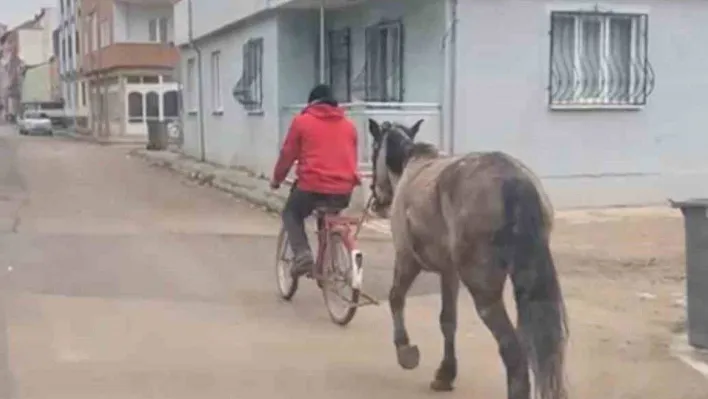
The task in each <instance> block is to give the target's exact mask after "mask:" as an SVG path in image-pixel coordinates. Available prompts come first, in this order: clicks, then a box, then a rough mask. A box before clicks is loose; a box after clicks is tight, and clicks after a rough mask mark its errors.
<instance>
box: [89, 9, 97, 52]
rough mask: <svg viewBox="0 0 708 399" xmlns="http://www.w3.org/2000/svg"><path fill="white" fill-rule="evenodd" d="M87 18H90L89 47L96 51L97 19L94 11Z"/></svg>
mask: <svg viewBox="0 0 708 399" xmlns="http://www.w3.org/2000/svg"><path fill="white" fill-rule="evenodd" d="M89 19H90V20H91V49H92V50H93V51H96V50H98V20H97V19H96V13H92V14H91V16H90V17H89Z"/></svg>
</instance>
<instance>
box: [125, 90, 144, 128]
mask: <svg viewBox="0 0 708 399" xmlns="http://www.w3.org/2000/svg"><path fill="white" fill-rule="evenodd" d="M144 121H145V119H144V118H143V95H142V93H138V92H131V93H130V94H128V122H129V123H143V122H144Z"/></svg>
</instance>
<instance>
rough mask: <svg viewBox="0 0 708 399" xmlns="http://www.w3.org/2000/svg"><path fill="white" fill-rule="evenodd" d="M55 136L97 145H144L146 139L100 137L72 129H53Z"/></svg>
mask: <svg viewBox="0 0 708 399" xmlns="http://www.w3.org/2000/svg"><path fill="white" fill-rule="evenodd" d="M54 135H55V137H65V138H69V139H72V140H76V141H83V142H86V143H92V144H97V145H146V144H147V140H138V139H116V138H112V139H100V138H97V137H94V136H89V135H85V134H80V133H77V132H76V131H73V130H61V131H55V133H54Z"/></svg>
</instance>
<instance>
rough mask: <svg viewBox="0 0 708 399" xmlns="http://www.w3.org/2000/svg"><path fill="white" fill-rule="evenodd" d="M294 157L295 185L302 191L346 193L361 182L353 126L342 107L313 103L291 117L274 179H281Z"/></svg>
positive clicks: (286, 172) (283, 177) (277, 180)
mask: <svg viewBox="0 0 708 399" xmlns="http://www.w3.org/2000/svg"><path fill="white" fill-rule="evenodd" d="M296 160H297V161H298V164H297V169H296V175H297V180H298V182H297V186H298V188H299V189H301V190H303V191H309V192H315V193H322V194H348V193H351V192H352V191H353V190H354V187H356V186H357V185H359V184H360V179H359V175H358V168H357V167H358V160H357V132H356V127H355V126H354V124H353V123H352V121H351V120H349V118H347V117H346V116H345V115H344V111H343V110H342V108H340V107H336V106H333V105H330V104H327V103H314V104H311V105H309V106H307V107H306V108H305V109H304V110H303V111H302V112H301V113H300V114H299V115H297V116H296V117H295V118H294V119H293V121H292V123H291V124H290V129H289V130H288V134H287V136H286V137H285V142H284V143H283V148H282V149H281V150H280V157H279V158H278V161H277V162H276V164H275V170H274V171H273V180H275V181H276V182H277V183H282V181H283V180H285V177H286V176H287V175H288V172H289V171H290V168H291V167H292V165H293V162H295V161H296Z"/></svg>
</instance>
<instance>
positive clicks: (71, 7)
mask: <svg viewBox="0 0 708 399" xmlns="http://www.w3.org/2000/svg"><path fill="white" fill-rule="evenodd" d="M81 5H82V2H81V1H80V0H59V27H58V28H57V37H56V40H57V49H58V54H57V65H58V66H59V76H60V81H61V84H60V86H61V93H62V98H63V100H64V112H65V116H66V118H67V119H69V120H76V118H81V117H85V116H86V115H87V111H86V110H87V108H88V107H87V105H88V104H87V96H86V88H85V83H84V82H83V81H82V79H81V61H82V60H81V45H82V40H81V34H82V30H81V29H82V24H81Z"/></svg>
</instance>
